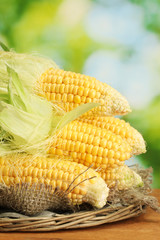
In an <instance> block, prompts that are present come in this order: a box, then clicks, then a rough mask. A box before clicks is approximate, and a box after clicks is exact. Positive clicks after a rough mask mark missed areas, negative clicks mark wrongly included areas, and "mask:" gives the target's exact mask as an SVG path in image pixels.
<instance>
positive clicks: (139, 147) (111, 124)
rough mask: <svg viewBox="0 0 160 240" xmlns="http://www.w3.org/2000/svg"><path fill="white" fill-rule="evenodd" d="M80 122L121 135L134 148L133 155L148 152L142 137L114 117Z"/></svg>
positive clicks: (90, 118) (85, 118)
mask: <svg viewBox="0 0 160 240" xmlns="http://www.w3.org/2000/svg"><path fill="white" fill-rule="evenodd" d="M78 121H80V122H84V123H89V124H92V125H93V126H97V127H101V128H102V129H106V130H110V131H111V132H113V133H115V134H116V135H120V136H121V137H122V138H123V139H125V140H126V141H127V142H128V143H129V145H130V146H131V147H132V150H133V154H134V155H139V154H141V153H145V152H146V146H145V141H144V139H143V137H142V135H141V134H140V133H139V132H138V131H137V130H136V129H134V128H133V127H131V126H130V124H129V123H127V122H125V121H124V120H121V119H119V118H114V117H102V116H99V117H95V116H86V117H81V118H79V119H78Z"/></svg>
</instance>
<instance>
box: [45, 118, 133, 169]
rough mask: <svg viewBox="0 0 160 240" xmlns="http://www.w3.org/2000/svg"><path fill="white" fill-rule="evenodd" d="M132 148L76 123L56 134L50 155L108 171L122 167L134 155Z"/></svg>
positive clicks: (103, 130) (106, 132)
mask: <svg viewBox="0 0 160 240" xmlns="http://www.w3.org/2000/svg"><path fill="white" fill-rule="evenodd" d="M131 151H132V149H131V147H130V146H129V144H128V143H127V142H126V141H125V140H123V139H122V138H121V137H120V136H117V135H115V134H114V133H112V132H111V131H108V130H105V129H101V128H98V127H96V126H92V125H91V124H87V123H83V122H78V121H73V122H71V123H69V124H68V125H67V126H65V127H64V128H63V129H62V130H61V132H59V133H58V134H57V137H56V139H55V141H54V142H53V143H52V146H51V147H50V149H49V154H50V155H60V156H63V155H69V156H70V157H72V159H71V160H72V161H75V162H78V163H81V164H84V165H85V166H90V165H92V167H93V168H95V169H96V168H99V167H100V168H102V169H106V168H108V167H116V166H118V165H123V164H124V161H125V160H127V159H129V158H130V157H131V155H132V152H131Z"/></svg>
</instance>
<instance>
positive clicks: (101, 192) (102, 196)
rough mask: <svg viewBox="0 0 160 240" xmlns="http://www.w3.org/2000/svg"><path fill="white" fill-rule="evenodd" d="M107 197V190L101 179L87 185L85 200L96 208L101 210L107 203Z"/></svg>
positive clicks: (98, 178)
mask: <svg viewBox="0 0 160 240" xmlns="http://www.w3.org/2000/svg"><path fill="white" fill-rule="evenodd" d="M108 195H109V188H108V187H107V184H106V183H105V181H104V180H103V179H102V178H100V177H97V179H96V181H95V183H94V184H88V188H87V194H86V196H85V200H86V201H87V202H89V203H90V204H91V205H92V206H95V207H96V208H102V207H104V206H105V204H106V202H107V197H108ZM94 196H96V197H94Z"/></svg>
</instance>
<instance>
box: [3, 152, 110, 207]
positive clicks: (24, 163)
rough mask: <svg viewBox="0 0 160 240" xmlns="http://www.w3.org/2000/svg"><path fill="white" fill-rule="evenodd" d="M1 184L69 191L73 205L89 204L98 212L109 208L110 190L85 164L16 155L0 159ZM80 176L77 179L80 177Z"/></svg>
mask: <svg viewBox="0 0 160 240" xmlns="http://www.w3.org/2000/svg"><path fill="white" fill-rule="evenodd" d="M0 171H1V176H0V183H4V184H5V185H7V186H10V185H13V184H17V183H19V184H22V183H29V184H31V185H32V184H36V183H37V184H39V183H42V184H45V185H51V186H52V188H53V190H54V189H56V188H59V189H60V190H63V191H67V193H68V197H69V198H70V199H71V201H72V203H73V204H74V205H76V204H78V205H79V204H81V203H82V202H88V203H90V204H92V205H93V206H95V207H97V208H101V207H103V206H104V205H105V204H106V200H107V196H108V192H109V189H108V187H107V185H106V184H105V182H104V180H103V179H102V178H101V177H100V176H99V174H98V173H97V172H95V171H94V170H93V169H87V167H85V166H83V165H82V164H78V163H75V162H69V161H65V160H59V159H56V158H54V159H53V158H52V159H51V158H43V157H42V158H41V157H37V158H35V159H33V157H29V156H23V155H17V156H11V157H3V158H2V157H1V158H0ZM77 176H78V177H77Z"/></svg>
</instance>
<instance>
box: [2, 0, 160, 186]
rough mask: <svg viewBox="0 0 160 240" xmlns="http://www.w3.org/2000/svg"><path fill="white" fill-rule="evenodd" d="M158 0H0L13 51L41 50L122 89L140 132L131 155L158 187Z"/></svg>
mask: <svg viewBox="0 0 160 240" xmlns="http://www.w3.org/2000/svg"><path fill="white" fill-rule="evenodd" d="M159 9H160V1H159V0H152V1H151V0H112V1H110V0H37V1H36V0H33V1H31V0H0V39H1V41H3V42H4V43H6V44H7V45H8V46H9V47H10V48H13V49H14V50H15V51H17V52H27V53H33V52H34V53H40V54H41V55H45V56H48V57H50V58H52V59H53V60H55V62H56V63H57V64H58V65H59V66H60V67H61V68H64V69H65V70H71V71H76V72H81V73H84V74H87V75H90V76H94V77H96V78H97V79H99V80H101V81H103V82H106V83H108V84H110V85H111V86H113V87H114V88H116V89H117V90H119V91H120V92H121V93H122V94H123V95H125V96H126V97H127V99H128V101H129V102H130V105H131V107H132V109H133V112H132V113H131V114H129V115H127V116H126V117H125V119H126V120H127V121H129V122H130V123H131V124H132V126H134V127H135V128H137V129H138V130H139V131H140V132H141V133H142V134H143V136H144V139H145V140H146V144H147V153H146V154H143V155H141V156H139V157H136V158H133V159H131V160H129V161H128V162H127V164H128V165H130V164H134V163H136V162H138V163H139V164H140V165H143V166H145V167H148V166H152V167H153V169H154V181H153V187H155V188H160V14H159Z"/></svg>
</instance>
